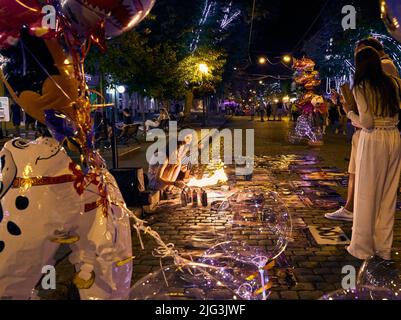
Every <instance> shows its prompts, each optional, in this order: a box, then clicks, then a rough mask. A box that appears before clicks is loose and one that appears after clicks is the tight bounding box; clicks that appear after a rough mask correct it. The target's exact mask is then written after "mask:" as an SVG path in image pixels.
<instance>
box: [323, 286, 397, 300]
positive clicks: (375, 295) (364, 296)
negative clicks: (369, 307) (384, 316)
mask: <svg viewBox="0 0 401 320" xmlns="http://www.w3.org/2000/svg"><path fill="white" fill-rule="evenodd" d="M319 300H400V299H399V297H398V296H396V295H394V293H393V292H392V291H391V290H389V289H386V288H378V287H372V286H361V287H357V288H355V289H349V290H345V289H340V290H337V291H334V292H331V293H328V294H325V295H324V296H323V297H321V298H320V299H319Z"/></svg>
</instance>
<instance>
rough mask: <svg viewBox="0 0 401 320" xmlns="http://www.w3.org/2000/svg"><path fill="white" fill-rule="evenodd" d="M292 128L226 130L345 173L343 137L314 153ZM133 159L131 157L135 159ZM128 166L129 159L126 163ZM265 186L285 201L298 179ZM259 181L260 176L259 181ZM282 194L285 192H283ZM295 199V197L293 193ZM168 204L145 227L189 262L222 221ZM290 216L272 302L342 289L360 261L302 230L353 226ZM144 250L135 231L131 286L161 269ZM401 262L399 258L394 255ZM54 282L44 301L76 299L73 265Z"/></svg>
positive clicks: (308, 213) (310, 214) (296, 212)
mask: <svg viewBox="0 0 401 320" xmlns="http://www.w3.org/2000/svg"><path fill="white" fill-rule="evenodd" d="M292 126H293V124H292V123H291V122H289V121H288V120H285V121H282V122H278V121H276V122H273V121H270V122H263V123H262V122H260V121H254V122H251V121H249V120H248V119H247V118H245V117H244V118H234V119H232V121H231V122H230V124H229V125H228V127H229V128H242V129H245V128H255V153H256V155H257V156H271V157H273V158H274V157H276V158H277V157H279V156H286V155H296V156H310V157H319V158H320V159H321V163H320V164H319V165H320V166H335V167H337V168H339V169H340V171H341V172H346V170H347V166H348V162H347V161H346V160H345V158H347V157H349V151H350V145H349V143H347V142H346V137H345V136H341V135H340V136H335V135H332V134H329V135H327V136H326V138H325V144H324V146H321V147H319V148H316V147H315V148H312V147H309V146H307V145H306V144H296V145H292V144H290V143H289V142H288V138H287V137H288V132H289V131H290V130H291V128H292ZM133 157H135V155H134V154H133ZM125 163H126V165H127V166H129V165H130V160H129V159H127V160H125ZM265 177H266V183H268V184H271V185H275V186H276V190H277V191H278V192H279V194H280V195H281V196H282V198H283V200H284V201H285V199H286V193H285V192H288V190H290V191H292V189H291V188H292V186H291V184H290V182H292V181H297V180H300V177H299V174H298V173H294V172H290V171H288V170H273V169H272V168H270V169H268V170H267V171H266V176H265ZM259 178H260V177H259ZM333 189H334V190H335V191H337V192H338V193H339V194H340V195H341V196H343V197H345V194H346V188H345V187H343V186H340V185H338V186H337V187H333ZM284 191H285V192H284ZM292 195H293V194H292ZM164 205H167V207H168V210H164V209H163V208H161V209H159V213H156V214H153V215H150V216H147V217H145V218H146V220H148V222H149V225H150V226H151V227H152V228H153V229H154V230H156V231H157V232H159V234H160V236H161V238H162V239H163V240H164V241H165V242H166V243H169V242H171V243H174V244H175V246H176V248H177V249H178V250H179V251H180V252H183V253H186V254H190V255H191V256H193V257H196V256H198V255H200V254H201V253H202V252H204V250H205V248H201V246H196V245H195V246H194V245H193V241H191V237H192V235H193V234H194V233H196V232H197V231H199V230H200V229H203V228H208V227H210V226H213V227H215V228H218V227H223V226H224V225H225V222H226V221H225V220H224V219H223V218H222V217H216V215H215V213H212V212H211V211H210V210H208V209H204V208H199V209H197V210H196V211H195V212H194V211H193V210H182V209H181V210H180V209H179V208H173V209H172V207H171V205H168V204H167V203H164ZM289 211H290V214H291V216H292V219H293V222H294V230H293V234H292V238H293V241H291V242H290V243H289V244H288V246H287V249H286V250H285V252H284V255H283V256H282V257H281V258H282V260H280V259H279V260H278V263H277V264H278V266H277V267H276V272H277V271H278V273H276V276H277V278H278V280H277V281H274V286H273V288H272V293H271V295H270V299H317V298H319V297H321V296H322V295H323V294H325V293H328V292H331V291H333V290H336V289H339V288H341V280H342V276H343V275H342V274H341V269H342V267H343V266H345V265H353V266H355V268H356V270H358V268H359V266H360V262H359V261H358V260H356V259H354V258H353V257H351V256H350V255H349V254H348V253H347V252H346V250H345V248H344V245H338V246H328V245H323V246H322V245H318V244H317V243H316V242H315V240H314V239H313V237H312V235H311V234H310V232H309V230H308V229H307V228H306V226H308V225H316V226H323V227H334V226H339V227H341V228H342V230H343V231H344V232H345V234H346V235H347V236H348V237H349V238H350V237H351V223H349V222H339V221H330V220H327V219H325V218H324V216H323V215H324V213H326V212H327V210H322V209H319V208H316V207H313V206H312V207H311V206H289ZM400 227H401V224H400V215H399V212H398V213H397V216H396V226H395V237H394V252H396V251H399V248H400V244H401V232H400V230H401V228H400ZM142 239H143V242H144V246H145V249H144V250H142V249H141V247H140V242H139V241H138V238H137V236H136V234H135V232H133V249H134V254H135V256H136V258H135V260H134V274H133V282H132V283H135V282H136V281H138V280H139V279H140V278H142V277H143V276H145V275H147V274H148V273H150V272H154V271H157V270H159V269H160V260H159V259H158V258H155V257H153V255H152V250H153V248H155V247H156V246H157V244H156V243H155V241H154V240H153V239H151V238H150V237H149V236H148V235H144V236H143V238H142ZM235 239H237V240H244V241H246V242H248V243H249V244H250V245H262V246H263V245H269V244H270V243H269V239H267V238H266V236H265V235H263V234H252V233H251V232H246V231H244V232H239V233H237V234H235ZM394 258H395V259H396V260H398V261H399V259H400V257H399V255H394ZM168 264H169V261H168V260H164V261H163V265H168ZM280 267H283V270H287V271H288V270H291V271H292V274H293V278H291V279H292V280H296V284H294V283H291V281H284V280H285V279H284V278H285V277H284V276H283V275H282V274H280ZM58 270H59V272H58V276H59V278H58V283H60V287H61V289H62V290H61V291H59V292H58V293H53V294H50V295H48V296H44V298H47V299H55V298H58V299H68V298H71V297H76V293H75V295H74V294H72V293H71V292H74V291H73V290H72V289H73V288H71V285H70V282H69V281H68V280H67V279H68V278H70V276H71V273H72V272H73V271H72V268H71V266H70V265H69V264H68V263H67V262H66V261H65V260H63V261H62V263H61V264H60V265H59V267H58Z"/></svg>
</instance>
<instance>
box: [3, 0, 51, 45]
mask: <svg viewBox="0 0 401 320" xmlns="http://www.w3.org/2000/svg"><path fill="white" fill-rule="evenodd" d="M41 11H42V7H41V6H40V5H39V3H38V1H36V0H0V49H4V48H6V47H9V46H10V45H14V44H15V43H16V42H17V41H18V39H19V32H20V30H21V28H22V26H24V25H28V26H29V25H31V24H34V23H37V22H38V21H41V19H42V18H43V14H42V12H41Z"/></svg>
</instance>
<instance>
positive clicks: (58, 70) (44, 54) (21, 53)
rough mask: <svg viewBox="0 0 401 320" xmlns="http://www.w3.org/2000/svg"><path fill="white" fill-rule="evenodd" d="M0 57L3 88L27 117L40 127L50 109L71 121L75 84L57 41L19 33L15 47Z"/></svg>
mask: <svg viewBox="0 0 401 320" xmlns="http://www.w3.org/2000/svg"><path fill="white" fill-rule="evenodd" d="M0 54H1V55H3V56H4V57H5V58H6V62H5V66H4V68H3V72H4V75H5V78H6V83H5V84H6V86H8V87H9V88H8V89H9V91H13V92H15V94H16V96H17V101H16V102H17V103H18V104H19V105H20V106H21V107H22V108H23V109H24V110H25V111H26V112H27V113H28V114H29V115H30V116H32V117H33V118H35V119H37V120H39V121H41V122H42V123H44V111H45V110H46V109H54V110H58V111H60V112H63V113H64V114H66V115H68V116H70V118H72V119H73V118H74V117H73V115H74V102H75V101H76V100H77V99H78V93H79V90H78V87H79V86H78V81H77V79H76V76H75V73H74V67H73V65H72V63H71V59H70V58H69V55H68V53H67V52H66V51H65V50H64V49H63V47H62V46H61V45H60V43H59V41H58V40H57V39H50V40H44V39H41V38H38V37H35V36H32V35H30V34H29V33H28V31H27V30H23V31H22V32H21V40H20V41H19V42H18V44H17V46H14V47H10V48H8V49H5V50H2V51H1V52H0ZM10 89H11V90H10Z"/></svg>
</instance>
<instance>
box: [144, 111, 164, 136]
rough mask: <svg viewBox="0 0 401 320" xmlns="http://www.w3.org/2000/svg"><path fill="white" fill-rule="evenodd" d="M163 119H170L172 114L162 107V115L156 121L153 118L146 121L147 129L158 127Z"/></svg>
mask: <svg viewBox="0 0 401 320" xmlns="http://www.w3.org/2000/svg"><path fill="white" fill-rule="evenodd" d="M163 120H170V115H169V113H168V111H167V110H166V109H165V108H162V109H160V115H159V117H158V118H157V120H156V121H152V120H146V121H145V128H146V131H148V130H149V128H158V127H159V126H160V123H161V122H162V121H163Z"/></svg>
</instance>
